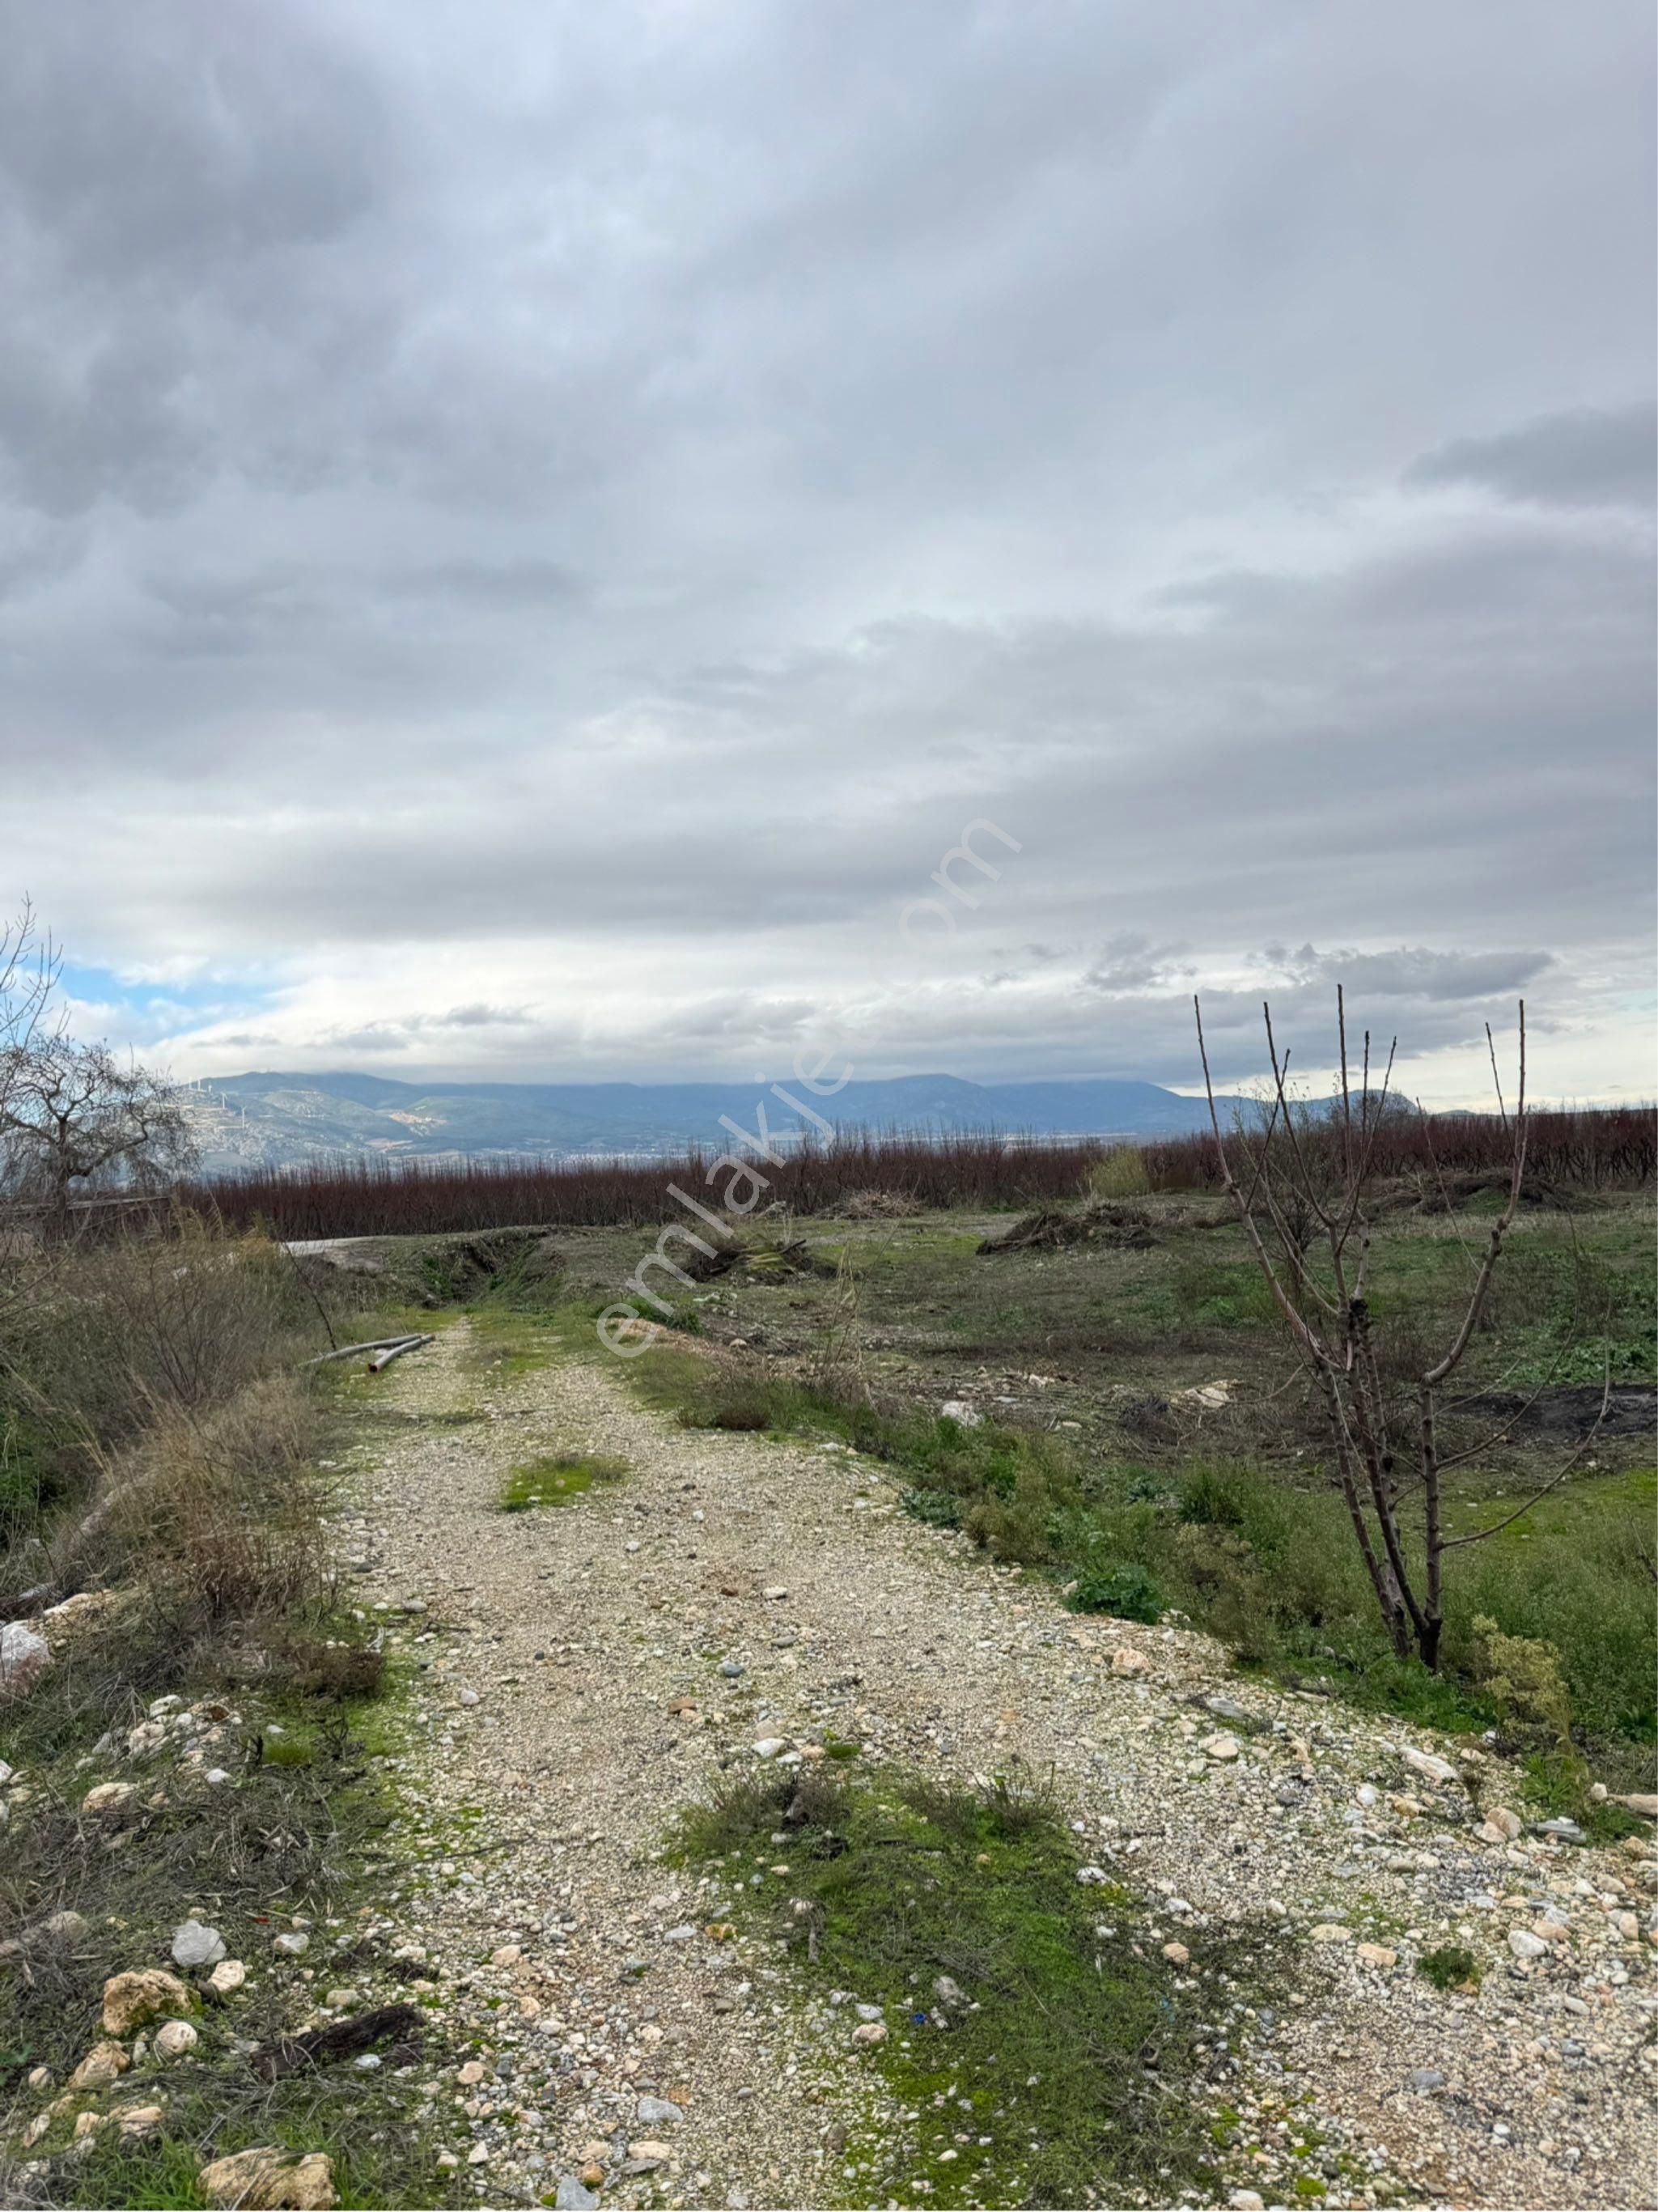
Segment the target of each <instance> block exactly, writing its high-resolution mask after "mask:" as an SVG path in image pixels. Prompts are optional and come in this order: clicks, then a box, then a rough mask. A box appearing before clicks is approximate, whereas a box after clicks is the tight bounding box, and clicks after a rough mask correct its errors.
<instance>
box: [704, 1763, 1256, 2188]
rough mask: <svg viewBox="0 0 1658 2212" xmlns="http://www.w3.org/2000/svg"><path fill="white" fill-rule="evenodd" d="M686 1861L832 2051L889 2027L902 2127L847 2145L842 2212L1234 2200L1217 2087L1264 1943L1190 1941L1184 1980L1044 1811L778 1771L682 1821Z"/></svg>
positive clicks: (894, 1782)
mask: <svg viewBox="0 0 1658 2212" xmlns="http://www.w3.org/2000/svg"><path fill="white" fill-rule="evenodd" d="M785 1835H786V1838H787V1840H786V1842H780V1841H779V1840H777V1839H778V1838H780V1837H783V1836H785ZM677 1850H678V1851H679V1853H680V1854H681V1855H682V1856H683V1857H684V1858H685V1859H686V1860H688V1861H690V1862H693V1863H701V1864H703V1865H705V1866H709V1867H711V1868H713V1869H714V1882H715V1886H716V1890H717V1896H716V1900H715V1901H716V1902H717V1903H718V1904H719V1906H720V1911H721V1912H722V1913H724V1912H727V1911H729V1912H730V1913H732V1915H734V1916H736V1917H738V1918H739V1919H740V1920H742V1921H746V1922H748V1923H750V1925H753V1924H754V1923H755V1922H756V1921H757V1922H758V1923H759V1926H760V1927H761V1929H763V1930H764V1931H765V1932H767V1933H768V1934H769V1935H771V1936H774V1938H775V1939H776V1940H777V1941H778V1942H780V1945H781V1946H782V1948H784V1949H785V1950H786V1953H787V1954H788V1955H789V1956H790V1957H791V1959H792V1960H793V1961H794V1963H795V1964H796V1966H797V1967H798V1968H799V1972H800V1973H801V1975H802V1976H803V1978H804V1981H805V1988H806V1990H807V1991H808V2001H809V2002H811V2003H812V2005H813V2008H814V2011H815V2013H816V2016H817V2021H818V2023H819V2024H820V2025H821V2027H822V2030H823V2034H824V2037H825V2040H826V2043H827V2044H828V2045H829V2047H830V2048H832V2049H835V2050H836V2051H840V2050H841V2049H850V2048H853V2047H855V2046H854V2045H853V2035H854V2031H855V2030H856V2029H857V2028H858V2027H859V2025H860V2015H859V2010H858V2009H857V2008H858V2007H859V2006H860V2005H861V2006H864V2007H870V2006H874V2007H878V2008H879V2010H878V2021H879V2024H880V2025H882V2026H884V2027H885V2029H886V2035H885V2037H884V2039H882V2040H879V2041H877V2042H874V2043H872V2044H870V2045H867V2047H866V2049H865V2061H866V2063H867V2064H868V2065H869V2066H870V2068H871V2069H872V2070H873V2071H874V2073H875V2074H876V2075H878V2078H879V2080H880V2082H881V2085H882V2087H883V2088H884V2091H885V2092H886V2093H887V2097H888V2098H889V2099H890V2100H896V2105H897V2108H898V2112H899V2113H900V2114H901V2115H902V2117H901V2118H898V2119H896V2121H895V2120H894V2119H893V2118H891V2117H890V2115H884V2116H883V2117H882V2118H880V2120H879V2121H878V2123H877V2122H872V2124H870V2125H868V2126H867V2127H866V2128H865V2129H864V2130H854V2131H853V2135H852V2136H851V2138H850V2139H849V2140H848V2142H847V2145H846V2147H845V2150H844V2153H843V2154H842V2158H841V2168H840V2171H839V2172H834V2173H831V2174H830V2175H829V2176H828V2177H826V2185H827V2188H828V2190H829V2191H830V2192H831V2194H832V2196H834V2197H842V2198H844V2199H845V2200H846V2201H848V2202H854V2203H870V2202H872V2201H874V2202H880V2201H882V2200H883V2199H884V2198H886V2197H893V2198H896V2200H897V2201H898V2202H899V2203H912V2202H925V2203H928V2204H938V2205H958V2204H959V2205H967V2204H997V2203H1015V2204H1023V2203H1037V2204H1076V2203H1084V2202H1090V2201H1092V2202H1101V2201H1103V2202H1106V2203H1125V2202H1129V2201H1133V2199H1135V2198H1137V2197H1140V2195H1141V2193H1142V2192H1145V2194H1146V2195H1149V2196H1151V2197H1155V2198H1156V2199H1157V2201H1158V2202H1160V2203H1165V2202H1168V2201H1169V2200H1170V2198H1171V2197H1174V2196H1176V2195H1178V2194H1179V2193H1180V2192H1181V2190H1182V2189H1184V2188H1188V2187H1189V2188H1194V2189H1197V2190H1200V2191H1202V2192H1203V2193H1204V2194H1205V2195H1206V2196H1207V2195H1209V2194H1212V2192H1213V2191H1215V2189H1216V2188H1217V2187H1218V2180H1219V2159H1218V2150H1217V2146H1216V2143H1215V2140H1214V2135H1213V2130H1212V2128H1211V2127H1210V2126H1209V2125H1208V2124H1207V2106H1208V2105H1209V2103H1210V2101H1211V2095H1210V2082H1211V2080H1212V2079H1218V2078H1224V2075H1225V2073H1226V2070H1227V2069H1228V2068H1229V2067H1230V2060H1228V2059H1226V2058H1224V2057H1219V2056H1218V2038H1219V2036H1220V2035H1221V2033H1224V2024H1230V2027H1231V2033H1232V2038H1233V2039H1234V2040H1236V2037H1237V2034H1238V2027H1237V2023H1238V2021H1240V2020H1241V2018H1242V2012H1243V2008H1244V2005H1245V2002H1246V1990H1245V1987H1244V1985H1243V1984H1244V1978H1245V1976H1246V1972H1247V1973H1248V1974H1249V1975H1250V1976H1255V1975H1256V1974H1257V1972H1258V1970H1257V1969H1256V1968H1255V1967H1254V1966H1253V1965H1248V1966H1246V1961H1247V1960H1248V1958H1249V1954H1250V1950H1251V1946H1250V1944H1249V1941H1248V1938H1247V1937H1240V1936H1237V1935H1233V1936H1230V1937H1229V1938H1228V1939H1226V1940H1224V1941H1222V1940H1221V1939H1218V1938H1217V1939H1210V1938H1206V1937H1205V1936H1199V1935H1191V1936H1184V1937H1183V1938H1182V1940H1183V1941H1185V1942H1187V1945H1188V1947H1189V1949H1190V1953H1191V1959H1190V1963H1189V1964H1187V1965H1183V1966H1178V1967H1177V1966H1175V1965H1173V1964H1171V1963H1170V1962H1169V1961H1168V1960H1165V1959H1164V1958H1163V1956H1162V1953H1161V1941H1162V1939H1161V1938H1160V1937H1159V1936H1157V1935H1155V1934H1153V1933H1152V1932H1151V1930H1150V1929H1148V1927H1147V1925H1146V1923H1145V1918H1144V1915H1143V1912H1142V1911H1141V1909H1140V1908H1139V1906H1137V1905H1135V1904H1134V1902H1133V1900H1132V1899H1130V1898H1129V1896H1128V1895H1127V1893H1126V1892H1124V1891H1123V1890H1121V1889H1120V1888H1118V1887H1115V1886H1114V1885H1110V1884H1101V1883H1097V1882H1090V1883H1088V1884H1084V1883H1083V1882H1080V1881H1078V1862H1077V1857H1076V1853H1075V1850H1074V1848H1073V1845H1072V1839H1071V1838H1070V1837H1069V1836H1068V1835H1067V1833H1066V1829H1065V1826H1064V1824H1063V1821H1062V1820H1060V1817H1059V1814H1058V1811H1057V1808H1055V1806H1054V1803H1053V1802H1052V1801H1051V1800H1050V1799H1049V1797H1048V1796H1047V1794H1046V1793H1045V1792H1044V1791H1042V1790H1040V1789H1035V1790H1033V1789H1030V1788H1029V1787H1020V1786H1017V1785H1016V1784H1008V1783H1005V1782H1004V1783H999V1784H995V1785H993V1786H992V1787H990V1788H987V1789H985V1790H954V1789H950V1788H946V1787H945V1786H944V1785H942V1784H938V1783H934V1782H932V1781H929V1780H926V1779H925V1778H919V1777H909V1778H905V1777H902V1776H898V1775H895V1774H892V1773H890V1772H883V1773H882V1774H881V1775H880V1776H879V1777H878V1778H875V1779H872V1780H871V1781H870V1782H867V1783H862V1784H854V1783H852V1782H850V1781H848V1780H847V1779H846V1778H844V1777H843V1776H842V1775H840V1774H836V1775H834V1776H829V1775H826V1774H824V1773H823V1772H822V1771H813V1770H811V1769H810V1768H807V1769H802V1770H801V1771H799V1773H798V1774H793V1773H790V1774H776V1773H772V1772H768V1773H767V1774H765V1775H763V1776H761V1777H757V1778H750V1779H748V1780H745V1781H744V1782H742V1783H740V1784H737V1785H735V1786H733V1787H730V1788H728V1789H726V1790H724V1791H723V1792H722V1793H721V1794H720V1796H717V1797H715V1798H714V1799H713V1800H711V1801H710V1802H708V1803H707V1804H706V1805H704V1806H702V1807H701V1808H698V1809H697V1810H695V1812H693V1813H692V1814H689V1816H688V1817H687V1818H686V1820H684V1822H683V1825H682V1827H681V1830H680V1833H679V1837H678V1842H677ZM756 1876H758V1877H759V1881H758V1886H757V1887H756V1885H755V1881H754V1877H756ZM727 1885H728V1886H729V1887H727ZM836 1991H839V1992H841V1993H842V2001H841V2002H839V2003H836V2002H835V2001H834V1996H833V1993H834V1992H836ZM847 1993H849V1997H848V1994H847Z"/></svg>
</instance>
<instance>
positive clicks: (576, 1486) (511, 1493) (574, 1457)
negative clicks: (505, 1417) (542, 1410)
mask: <svg viewBox="0 0 1658 2212" xmlns="http://www.w3.org/2000/svg"><path fill="white" fill-rule="evenodd" d="M627 1472H628V1462H627V1461H626V1460H625V1459H617V1458H615V1457H614V1456H613V1455H610V1454H609V1453H606V1452H589V1453H586V1454H585V1455H583V1454H580V1453H576V1452H555V1453H553V1454H551V1455H549V1456H548V1457H546V1458H543V1459H532V1460H526V1461H525V1462H524V1463H523V1465H522V1466H520V1467H515V1468H513V1469H512V1471H511V1472H510V1474H508V1475H507V1482H506V1486H505V1487H504V1488H503V1489H502V1491H501V1511H502V1512H503V1513H527V1512H529V1511H531V1509H532V1508H534V1507H536V1506H539V1505H572V1504H574V1503H575V1501H576V1499H577V1498H580V1497H581V1496H582V1495H583V1494H584V1492H587V1491H589V1490H591V1489H592V1486H593V1485H594V1484H595V1483H596V1482H620V1481H621V1480H623V1477H624V1476H625V1475H626V1474H627Z"/></svg>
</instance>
